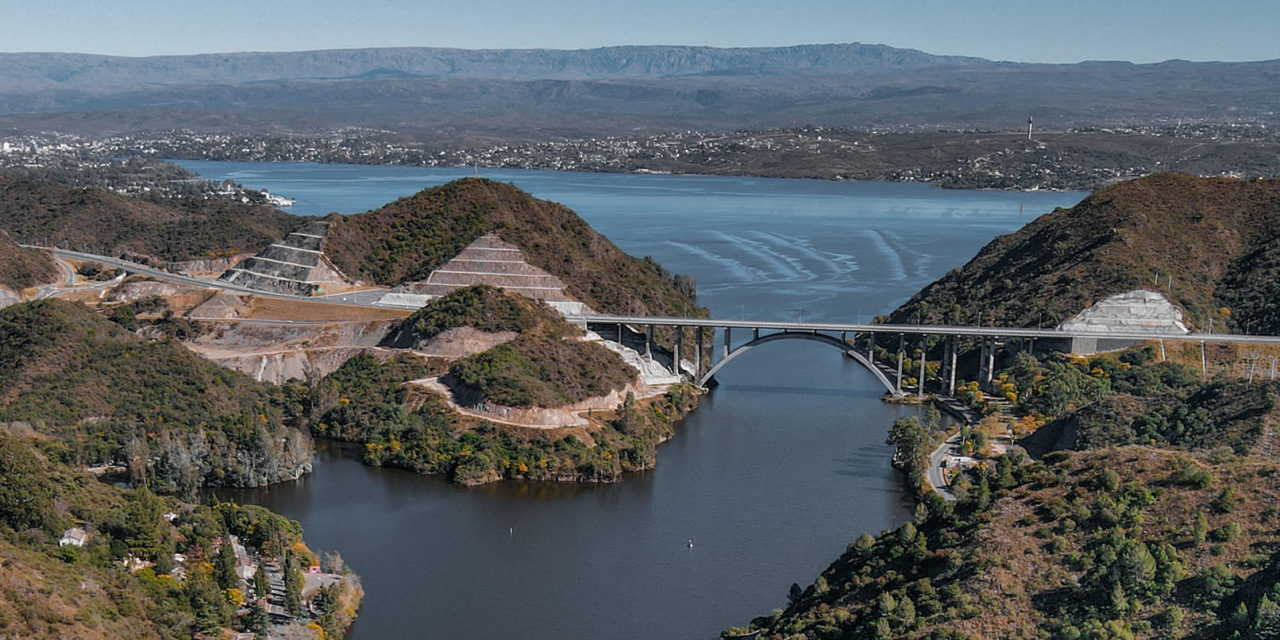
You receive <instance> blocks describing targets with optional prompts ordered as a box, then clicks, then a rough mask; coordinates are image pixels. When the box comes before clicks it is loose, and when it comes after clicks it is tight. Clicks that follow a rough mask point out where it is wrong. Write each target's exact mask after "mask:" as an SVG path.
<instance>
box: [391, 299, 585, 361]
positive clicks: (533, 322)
mask: <svg viewBox="0 0 1280 640" xmlns="http://www.w3.org/2000/svg"><path fill="white" fill-rule="evenodd" d="M463 327H470V328H472V329H475V330H477V331H484V332H486V333H499V332H503V331H512V332H515V333H525V332H529V331H533V330H535V329H536V330H539V331H540V332H542V333H547V334H551V335H557V336H567V335H578V334H579V333H581V331H579V330H578V329H577V328H576V327H574V326H573V325H571V324H569V323H567V322H565V321H564V318H562V317H560V315H559V314H557V313H556V312H555V311H552V310H551V308H550V307H548V306H547V305H545V304H543V303H541V302H538V301H536V300H532V299H530V298H526V297H524V296H521V295H517V294H514V293H507V292H504V291H503V290H502V289H498V288H496V287H491V286H489V285H474V286H470V287H463V288H461V289H458V290H456V291H454V292H452V293H450V294H448V295H445V296H441V297H439V298H436V299H435V300H432V301H431V302H430V303H428V304H426V305H425V306H423V307H422V308H421V309H418V310H417V311H415V312H414V313H413V315H411V316H409V317H408V318H405V320H404V321H403V322H401V323H400V326H399V327H397V328H396V329H395V330H393V331H392V332H391V335H389V336H388V338H387V340H385V341H384V342H385V343H389V344H394V345H396V346H401V347H405V348H413V349H420V348H422V347H423V346H425V345H426V344H427V343H429V342H431V340H432V339H434V338H435V337H436V336H439V335H440V334H441V333H444V332H445V331H448V330H450V329H459V328H463Z"/></svg>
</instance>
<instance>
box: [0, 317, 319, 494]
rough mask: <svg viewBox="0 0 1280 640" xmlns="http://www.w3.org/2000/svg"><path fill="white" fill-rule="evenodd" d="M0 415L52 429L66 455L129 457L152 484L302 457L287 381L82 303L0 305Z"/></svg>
mask: <svg viewBox="0 0 1280 640" xmlns="http://www.w3.org/2000/svg"><path fill="white" fill-rule="evenodd" d="M0 362H4V363H5V365H6V366H5V368H4V369H3V370H0V421H3V422H22V423H25V424H29V425H31V426H32V427H33V428H34V429H35V430H36V431H37V432H39V433H41V434H44V435H48V436H53V437H55V438H57V442H58V444H57V446H56V447H53V448H52V450H54V451H55V452H56V453H57V455H58V456H59V457H60V458H62V459H64V460H67V461H74V462H77V463H83V464H95V463H108V462H110V463H116V464H122V465H127V466H128V467H129V468H130V470H131V473H132V474H133V476H134V478H135V479H136V480H138V481H141V482H149V483H150V484H151V485H152V486H153V487H155V488H157V489H158V490H166V491H178V492H181V493H183V494H190V493H191V492H193V491H194V490H195V489H196V488H197V487H199V486H203V485H225V486H257V485H263V484H268V483H270V482H276V481H279V480H284V479H289V478H295V477H297V476H298V475H299V474H301V473H303V472H304V471H306V470H308V469H310V464H311V463H310V458H311V452H312V447H311V442H310V439H309V438H308V436H307V435H306V433H304V432H302V431H300V430H298V429H295V428H292V427H290V426H288V425H287V423H288V422H289V421H290V420H292V419H293V417H294V416H296V415H298V414H299V413H300V412H301V410H302V409H301V406H300V404H299V403H298V401H297V399H295V397H294V395H293V394H292V392H291V390H290V389H288V388H278V387H273V386H271V385H269V384H264V383H258V382H255V381H254V380H252V379H250V378H249V377H248V376H245V375H243V374H240V373H236V372H233V371H230V370H227V369H224V368H222V367H219V366H218V365H216V364H214V363H212V362H209V361H208V360H205V359H203V358H201V357H199V356H197V355H195V354H194V353H192V352H190V351H188V350H187V349H185V348H184V347H183V346H182V345H181V344H179V343H178V342H176V341H174V340H172V339H165V340H160V341H155V342H152V341H147V340H144V339H142V338H139V337H137V336H136V335H134V334H133V333H130V332H128V331H126V330H125V329H123V328H122V327H120V326H119V325H117V324H116V323H113V322H111V321H109V320H107V319H105V318H103V317H101V316H99V315H98V314H96V313H94V312H93V311H91V310H89V309H87V308H85V307H84V306H83V305H80V304H75V303H68V302H63V301H57V300H41V301H37V302H30V303H24V304H19V305H14V306H11V307H8V308H6V309H4V310H0Z"/></svg>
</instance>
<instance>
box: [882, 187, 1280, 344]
mask: <svg viewBox="0 0 1280 640" xmlns="http://www.w3.org/2000/svg"><path fill="white" fill-rule="evenodd" d="M1278 256H1280V180H1249V181H1245V180H1236V179H1231V178H1196V177H1192V176H1188V175H1183V174H1176V173H1166V174H1158V175H1152V176H1147V177H1145V178H1140V179H1136V180H1129V181H1126V182H1123V183H1120V184H1117V185H1115V186H1113V187H1109V188H1106V189H1103V190H1101V191H1099V192H1097V193H1095V194H1093V195H1092V196H1089V197H1088V198H1086V199H1085V200H1084V201H1083V202H1081V203H1080V204H1078V205H1076V206H1075V207H1072V208H1071V209H1058V210H1056V211H1053V212H1051V213H1048V214H1045V215H1043V216H1041V217H1039V218H1037V219H1036V220H1034V221H1032V222H1031V223H1030V224H1028V225H1026V226H1025V227H1023V228H1022V229H1020V230H1018V231H1016V232H1014V233H1011V234H1008V235H1004V236H1000V237H999V238H996V239H995V240H993V241H992V242H991V243H990V244H988V245H987V246H986V247H984V248H983V249H982V250H981V251H980V252H979V253H978V255H977V256H976V257H974V258H973V259H972V260H970V261H969V262H968V263H967V264H965V265H964V266H963V267H958V268H956V269H953V270H952V271H951V272H950V273H948V274H947V275H945V276H943V277H942V278H941V279H939V280H938V281H936V282H934V283H933V284H930V285H929V286H928V287H925V288H924V289H923V290H921V291H920V292H919V293H917V294H916V295H915V296H913V297H912V298H911V299H910V300H909V301H907V302H906V303H905V304H904V305H902V306H901V307H899V308H898V309H897V310H895V311H894V312H893V313H892V314H890V316H889V321H890V322H900V323H939V324H973V323H975V322H978V321H979V317H978V316H979V312H978V310H979V309H981V314H980V315H981V318H980V320H981V322H982V323H983V324H995V325H1007V326H1020V327H1027V326H1030V327H1034V326H1037V324H1041V323H1042V324H1043V325H1044V326H1046V327H1048V326H1054V325H1056V324H1058V323H1061V322H1062V321H1064V320H1066V319H1068V318H1070V317H1071V316H1074V315H1075V314H1077V313H1079V312H1080V311H1082V310H1084V309H1085V308H1087V307H1088V306H1090V305H1092V304H1093V303H1095V302H1097V301H1099V300H1102V299H1103V298H1106V297H1107V296H1110V295H1113V294H1116V293H1121V292H1125V291H1131V290H1134V289H1152V290H1155V291H1159V292H1161V293H1163V294H1164V295H1165V296H1166V297H1168V298H1169V300H1170V301H1172V302H1173V303H1174V304H1175V305H1178V306H1179V307H1181V308H1182V309H1183V310H1184V311H1185V313H1186V314H1187V316H1188V318H1189V321H1190V324H1192V325H1194V326H1197V327H1200V328H1207V327H1208V325H1209V322H1210V320H1213V321H1214V323H1215V324H1214V327H1215V330H1222V329H1225V328H1230V329H1234V330H1239V331H1243V330H1245V329H1248V330H1249V331H1250V332H1251V333H1264V332H1265V333H1271V334H1275V333H1280V313H1278V310H1280V306H1278V305H1277V302H1276V300H1277V299H1280V279H1277V278H1276V277H1275V276H1276V275H1277V269H1278V268H1280V267H1278V266H1277V265H1280V258H1278ZM1157 282H1158V283H1159V284H1157ZM1224 310H1225V311H1224Z"/></svg>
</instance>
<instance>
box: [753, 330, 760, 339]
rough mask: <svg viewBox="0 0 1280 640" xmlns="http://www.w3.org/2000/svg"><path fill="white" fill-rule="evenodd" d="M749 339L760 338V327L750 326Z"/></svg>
mask: <svg viewBox="0 0 1280 640" xmlns="http://www.w3.org/2000/svg"><path fill="white" fill-rule="evenodd" d="M751 339H752V340H759V339H760V327H751Z"/></svg>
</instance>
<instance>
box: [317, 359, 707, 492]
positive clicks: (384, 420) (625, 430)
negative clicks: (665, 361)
mask: <svg viewBox="0 0 1280 640" xmlns="http://www.w3.org/2000/svg"><path fill="white" fill-rule="evenodd" d="M436 373H439V371H438V370H433V369H432V368H431V367H429V366H427V365H425V364H423V363H420V362H418V361H416V360H414V359H412V358H410V357H401V358H394V359H391V360H387V361H380V360H378V359H377V358H375V357H373V356H371V355H367V354H366V355H359V356H356V357H354V358H351V359H350V360H348V361H347V362H346V363H345V364H343V365H342V367H341V368H340V369H338V370H337V371H335V372H334V373H332V374H330V375H329V376H327V377H325V379H324V380H322V381H321V382H319V383H318V384H317V385H316V386H315V388H314V389H313V391H312V395H311V428H312V430H313V431H314V432H315V433H316V435H319V436H323V437H330V438H336V439H339V440H346V441H350V442H358V443H362V444H364V445H365V455H364V459H365V461H366V462H368V463H369V464H374V465H379V466H389V467H400V468H404V469H410V470H412V471H417V472H419V473H434V474H440V475H443V476H445V477H446V478H448V479H449V480H451V481H453V482H457V483H459V484H480V483H484V482H493V481H495V480H501V479H507V478H509V479H523V480H567V481H581V482H613V481H617V480H618V479H620V478H621V477H622V474H623V473H624V472H627V471H640V470H644V469H650V468H652V467H653V464H654V461H655V459H656V454H657V446H658V444H659V443H661V442H662V441H664V440H666V439H667V438H670V437H671V435H672V434H673V433H674V432H675V425H676V422H678V421H679V420H680V418H681V417H683V416H684V415H685V414H686V413H688V412H689V411H690V410H692V409H693V407H694V406H696V404H697V394H696V393H695V392H694V391H693V389H691V388H690V387H687V386H684V385H679V386H676V387H673V388H672V389H671V390H669V391H668V392H667V393H666V394H664V395H662V396H660V397H657V398H653V399H650V400H646V401H637V400H635V399H634V398H631V397H628V398H627V400H626V402H624V403H623V406H622V407H621V408H619V409H618V410H617V411H613V412H604V413H605V414H606V415H605V416H604V418H603V423H602V424H601V425H600V426H599V428H598V429H596V430H593V431H592V432H591V435H590V438H591V439H592V440H593V442H586V441H584V439H583V438H579V437H578V436H575V435H573V434H572V433H569V432H567V431H566V430H562V429H557V430H545V429H527V430H526V429H516V428H510V427H502V428H499V427H497V426H495V425H493V424H491V423H490V422H488V421H485V420H477V419H471V418H464V417H463V416H460V415H459V414H457V413H456V412H454V411H452V410H451V409H450V408H449V407H448V406H447V405H446V403H445V400H444V398H441V397H440V396H438V395H436V394H434V393H430V392H426V391H422V390H420V389H415V388H413V387H412V386H411V385H408V384H406V383H408V382H409V381H410V380H414V379H416V378H421V377H425V376H428V375H433V374H436ZM578 435H583V434H582V433H579V434H578Z"/></svg>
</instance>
